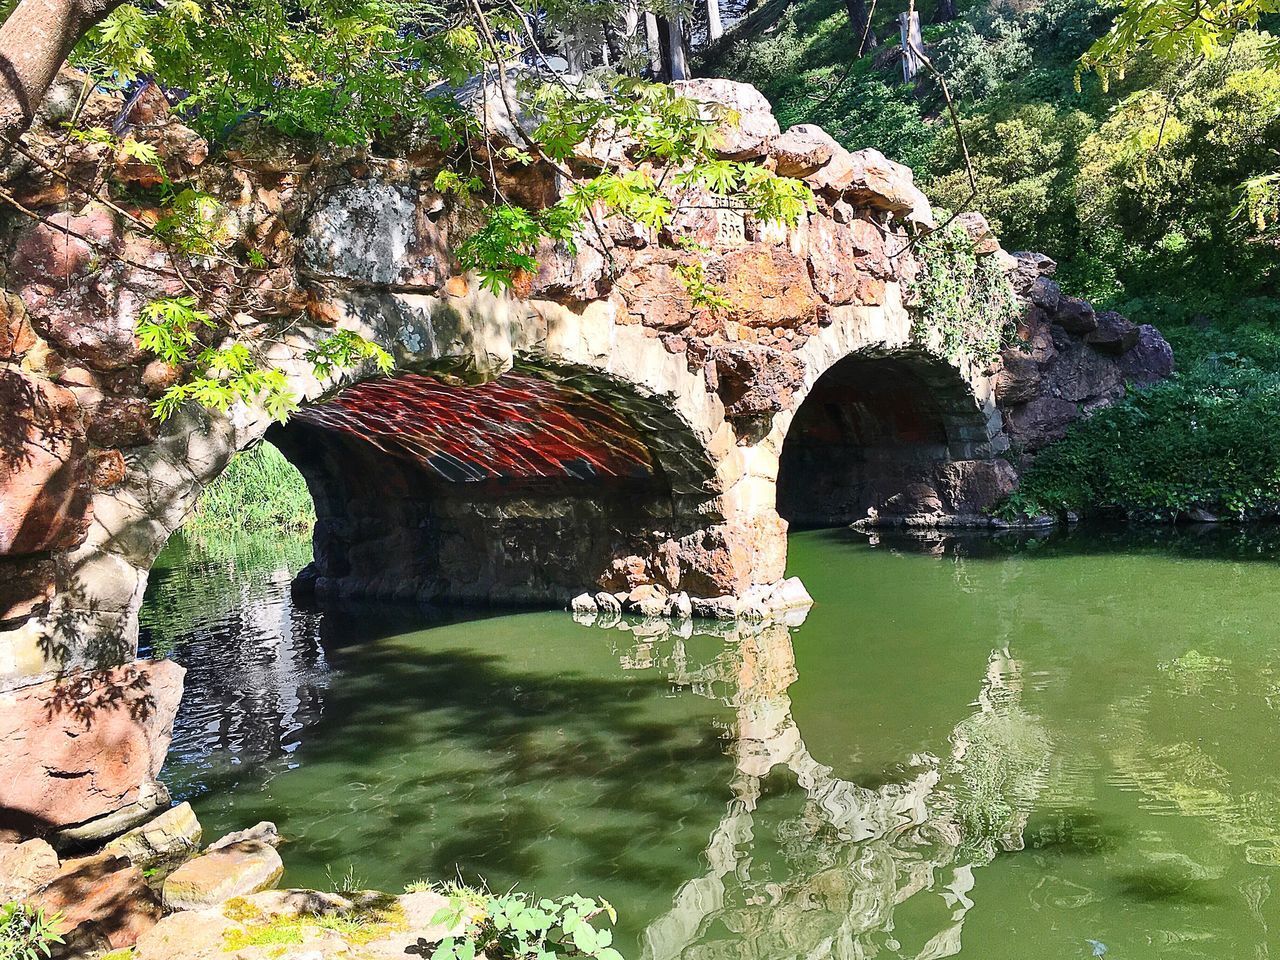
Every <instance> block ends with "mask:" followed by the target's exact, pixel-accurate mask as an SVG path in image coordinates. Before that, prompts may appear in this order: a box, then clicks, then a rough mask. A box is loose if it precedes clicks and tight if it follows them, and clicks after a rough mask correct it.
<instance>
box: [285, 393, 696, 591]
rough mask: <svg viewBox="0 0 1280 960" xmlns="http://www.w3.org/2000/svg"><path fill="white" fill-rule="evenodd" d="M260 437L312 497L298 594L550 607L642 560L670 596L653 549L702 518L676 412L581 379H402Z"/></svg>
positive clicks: (601, 585) (619, 581)
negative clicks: (310, 549)
mask: <svg viewBox="0 0 1280 960" xmlns="http://www.w3.org/2000/svg"><path fill="white" fill-rule="evenodd" d="M267 436H268V439H270V440H271V441H272V442H273V443H275V444H276V445H277V446H278V447H280V449H281V450H282V451H283V452H284V453H285V455H286V456H287V457H288V458H289V459H290V460H291V461H293V463H294V464H295V465H296V466H297V467H298V468H299V470H300V471H301V472H302V474H303V476H304V477H305V478H306V480H307V483H308V486H309V487H310V489H311V491H312V496H313V498H314V500H315V503H316V515H317V523H316V530H315V536H314V543H315V560H314V562H313V563H312V564H311V566H310V567H308V568H307V569H306V570H304V571H303V573H302V575H301V576H300V577H299V580H298V587H299V589H301V590H305V591H314V592H315V593H317V594H320V595H323V596H366V597H388V598H396V599H418V600H446V601H462V602H486V603H508V604H510V603H537V602H545V601H553V602H559V603H562V602H564V601H565V600H567V599H568V598H569V597H571V596H574V595H575V594H577V593H578V592H581V591H583V590H584V589H585V590H592V589H595V590H598V589H626V588H628V587H629V586H630V583H629V580H628V575H629V574H628V568H629V567H632V568H634V567H636V566H639V565H643V566H644V567H645V568H646V570H645V574H646V575H647V576H652V575H653V574H655V573H656V574H659V576H657V577H656V578H655V579H657V580H658V581H659V582H664V585H665V586H668V587H671V588H675V587H677V586H678V585H679V582H680V580H681V576H680V570H679V569H678V562H676V563H675V564H674V565H671V564H668V567H669V569H666V570H665V571H664V570H663V566H664V565H663V562H662V558H663V555H664V553H665V554H667V555H668V556H669V558H670V559H672V560H675V557H674V556H671V555H672V553H673V551H672V549H671V547H670V545H672V544H675V543H676V542H678V541H679V540H680V539H681V538H683V537H687V536H689V535H691V534H693V533H695V532H696V531H697V530H699V529H701V528H702V527H704V526H706V524H707V520H708V515H707V503H706V501H707V500H708V497H709V495H710V493H711V492H713V487H714V485H713V482H712V479H713V470H712V468H711V466H710V464H709V463H708V462H707V461H706V460H705V457H704V456H703V455H702V452H701V448H700V446H699V445H698V444H697V443H696V442H695V440H694V438H693V437H692V436H691V434H690V433H689V430H688V428H687V427H684V426H683V425H681V424H680V423H679V422H678V418H677V417H676V416H675V415H674V414H672V413H671V412H670V411H668V410H666V409H665V408H664V407H663V405H662V404H661V403H660V402H658V401H656V400H654V399H652V398H642V397H639V396H638V395H635V394H634V393H631V394H627V393H626V391H623V390H621V389H620V388H619V387H618V385H616V384H610V383H606V382H603V380H602V379H600V378H595V379H593V378H592V377H590V376H588V375H584V374H580V375H576V376H575V375H555V374H552V373H549V372H544V371H538V372H534V371H532V370H530V369H519V370H514V371H511V372H509V373H507V374H506V375H504V376H502V377H500V378H498V379H497V380H493V381H490V382H488V383H485V384H481V385H477V386H466V385H458V384H453V383H449V382H446V381H445V380H442V379H440V378H437V377H433V376H427V375H422V374H416V373H404V374H400V375H398V376H396V377H393V378H388V379H380V380H371V381H365V382H363V383H359V384H356V385H355V386H352V387H349V388H347V389H346V390H344V391H342V392H341V393H339V394H338V395H337V396H336V397H335V398H333V399H332V400H330V401H329V402H326V403H323V404H318V405H315V406H312V407H309V408H307V409H305V410H303V411H301V412H300V413H299V414H297V415H296V416H295V417H294V418H293V419H292V420H291V421H290V422H289V424H288V425H286V426H283V427H274V428H272V430H271V431H269V432H268V434H267ZM634 574H635V571H634V570H632V571H631V575H632V577H633V578H634Z"/></svg>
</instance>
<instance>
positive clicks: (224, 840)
mask: <svg viewBox="0 0 1280 960" xmlns="http://www.w3.org/2000/svg"><path fill="white" fill-rule="evenodd" d="M242 840H254V841H257V842H258V843H266V844H269V845H270V846H273V847H278V846H280V844H282V843H283V842H284V838H283V837H281V836H280V831H279V830H277V829H276V825H275V824H274V823H272V822H271V821H270V820H260V821H259V822H257V823H255V824H254V825H253V826H252V827H246V828H245V829H243V830H234V831H232V832H231V833H228V834H227V835H226V836H225V837H220V838H218V839H217V840H215V841H214V842H213V843H211V844H209V848H208V849H209V851H213V850H221V849H222V848H223V847H229V846H230V845H231V844H233V843H240V842H241V841H242Z"/></svg>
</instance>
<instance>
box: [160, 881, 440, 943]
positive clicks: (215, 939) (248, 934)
mask: <svg viewBox="0 0 1280 960" xmlns="http://www.w3.org/2000/svg"><path fill="white" fill-rule="evenodd" d="M447 906H448V900H447V899H446V898H445V897H443V896H442V895H440V894H438V893H434V892H431V891H422V892H418V893H407V894H403V895H402V896H399V897H391V896H387V895H384V894H378V893H374V892H373V891H367V892H362V893H359V894H354V895H350V894H333V893H322V892H320V891H316V890H272V891H267V892H264V893H258V894H253V895H251V896H244V897H236V898H235V899H233V900H231V901H228V902H227V903H225V904H223V905H221V906H216V907H210V908H206V909H201V910H182V911H179V912H177V913H174V914H171V915H170V916H168V917H165V918H164V919H163V920H162V921H160V923H159V924H157V925H156V926H155V927H154V928H152V929H151V930H150V931H148V932H147V933H146V934H144V935H143V936H142V937H141V938H140V939H139V940H138V944H137V952H136V960H224V958H228V957H229V958H232V960H329V958H333V957H350V958H352V960H381V958H387V960H391V958H400V957H405V956H422V955H424V953H425V954H426V955H430V951H431V948H432V947H433V946H434V945H435V944H437V943H439V942H440V941H441V940H443V939H444V938H445V937H446V936H450V935H456V934H458V933H460V932H461V929H462V927H461V923H463V922H465V921H462V922H460V924H459V925H458V926H454V927H447V926H446V925H444V924H441V923H436V922H434V921H435V917H436V916H437V915H438V914H439V913H440V911H441V910H443V909H445V908H446V907H447ZM325 916H341V917H360V918H362V919H363V920H364V921H365V923H364V926H363V928H362V929H361V932H360V935H359V936H354V937H347V936H344V935H343V933H342V932H341V931H339V930H335V929H327V928H325V927H324V926H321V925H320V924H318V923H310V922H308V921H310V920H318V919H319V918H321V917H325ZM285 924H288V925H290V926H289V928H288V929H290V931H291V933H292V934H293V936H294V937H295V938H296V942H293V943H279V942H275V941H274V940H273V939H272V938H269V937H265V938H261V942H255V940H258V939H259V937H258V936H257V932H258V931H261V930H263V929H264V928H266V927H267V926H268V925H270V926H272V927H273V928H274V929H276V930H279V929H283V926H282V925H285Z"/></svg>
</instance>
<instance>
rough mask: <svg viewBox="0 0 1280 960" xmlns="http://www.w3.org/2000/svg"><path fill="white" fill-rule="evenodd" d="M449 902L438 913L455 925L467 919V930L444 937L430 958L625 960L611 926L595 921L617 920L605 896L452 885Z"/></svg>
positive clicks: (437, 919)
mask: <svg viewBox="0 0 1280 960" xmlns="http://www.w3.org/2000/svg"><path fill="white" fill-rule="evenodd" d="M447 893H448V895H449V906H448V907H446V908H444V909H443V910H441V911H440V912H439V913H438V914H437V915H436V917H435V918H434V922H435V923H447V924H449V925H450V926H451V927H453V926H456V925H458V924H460V923H464V922H465V924H466V927H465V931H464V932H463V933H462V934H460V935H457V936H452V937H446V938H445V939H444V940H442V941H441V942H440V945H439V946H438V947H436V949H435V952H434V953H433V954H432V955H431V960H474V958H475V957H477V956H487V957H490V958H492V960H556V958H559V957H594V958H596V960H622V955H621V954H620V953H618V951H617V950H615V949H614V948H613V946H612V943H613V931H612V930H610V929H608V927H603V928H598V927H596V926H594V925H593V923H592V921H593V920H595V919H596V918H598V917H601V916H607V917H608V918H609V922H610V923H616V922H617V919H618V915H617V913H616V912H615V911H614V909H613V906H612V904H610V903H609V901H607V900H602V899H601V900H597V899H592V898H588V897H580V896H577V895H574V896H569V897H561V898H560V899H558V900H549V899H546V898H543V899H541V900H536V901H535V900H534V899H533V897H531V896H529V895H528V894H524V893H508V894H505V895H502V896H495V895H494V894H491V893H489V892H488V891H485V890H474V889H471V888H467V887H462V886H461V885H454V886H453V887H452V888H451V889H450V890H449V891H447Z"/></svg>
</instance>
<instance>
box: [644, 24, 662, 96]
mask: <svg viewBox="0 0 1280 960" xmlns="http://www.w3.org/2000/svg"><path fill="white" fill-rule="evenodd" d="M644 34H645V39H646V41H647V42H648V44H649V71H650V72H651V73H652V74H653V78H654V79H655V80H658V79H661V77H662V31H661V30H659V29H658V18H657V17H655V16H654V15H653V14H652V13H650V12H649V11H647V10H646V11H645V14H644Z"/></svg>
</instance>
